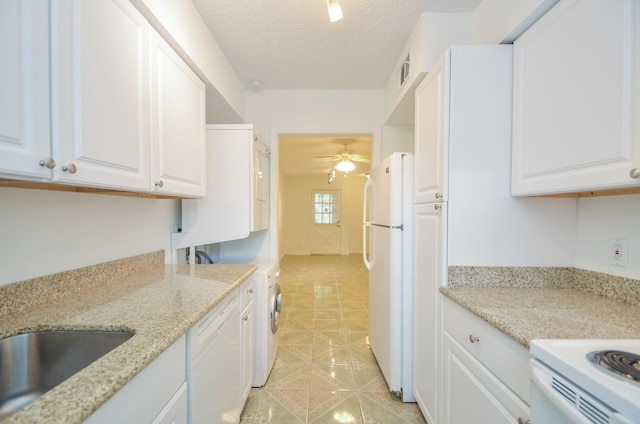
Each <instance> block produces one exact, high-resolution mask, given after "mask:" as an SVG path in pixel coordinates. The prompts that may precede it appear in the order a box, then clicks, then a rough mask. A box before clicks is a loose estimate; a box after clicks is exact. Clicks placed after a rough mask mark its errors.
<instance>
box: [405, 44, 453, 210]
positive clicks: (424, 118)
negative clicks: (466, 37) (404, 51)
mask: <svg viewBox="0 0 640 424" xmlns="http://www.w3.org/2000/svg"><path fill="white" fill-rule="evenodd" d="M449 60H450V53H449V51H448V50H447V52H446V53H445V54H443V55H442V56H441V58H440V60H438V62H436V63H435V65H433V67H432V68H431V71H430V72H429V74H428V75H427V77H426V78H425V79H424V81H422V83H421V84H420V85H419V86H418V88H417V89H416V97H415V102H416V109H415V113H416V117H415V137H416V142H415V146H414V149H415V151H414V161H415V166H414V169H415V171H414V183H413V190H414V194H413V202H414V203H429V202H441V201H445V200H446V199H445V197H444V196H445V194H446V190H445V179H446V176H447V173H446V165H447V140H448V128H449V75H448V70H449Z"/></svg>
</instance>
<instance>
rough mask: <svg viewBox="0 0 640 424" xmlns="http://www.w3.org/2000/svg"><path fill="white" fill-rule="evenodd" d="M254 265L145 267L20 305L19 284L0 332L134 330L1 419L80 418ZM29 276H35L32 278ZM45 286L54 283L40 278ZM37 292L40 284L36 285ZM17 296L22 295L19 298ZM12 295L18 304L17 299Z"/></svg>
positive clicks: (22, 291) (1, 313)
mask: <svg viewBox="0 0 640 424" xmlns="http://www.w3.org/2000/svg"><path fill="white" fill-rule="evenodd" d="M256 269H257V266H255V265H231V264H229V265H194V266H189V265H163V264H152V265H145V266H141V267H140V269H139V270H138V271H134V272H130V273H128V275H124V276H122V275H117V273H114V274H116V275H117V278H116V279H115V280H113V281H109V282H108V283H107V284H104V282H99V283H95V284H93V285H89V286H85V287H83V286H82V284H79V283H78V282H77V281H74V282H72V284H75V285H76V286H78V285H79V286H80V287H82V288H81V289H79V290H78V289H75V290H73V291H72V292H70V291H66V292H65V293H63V294H59V293H57V292H56V290H58V291H60V290H59V289H58V288H55V289H49V288H47V289H45V290H49V291H50V293H45V294H40V295H38V294H34V296H36V297H37V296H40V297H41V298H46V297H49V300H48V301H46V303H42V300H43V299H40V300H39V302H40V303H39V304H29V301H28V299H25V302H24V304H22V305H16V302H18V301H19V299H20V298H25V297H28V293H29V290H27V289H26V288H25V287H27V288H30V290H31V288H33V287H36V286H37V285H36V284H23V285H22V286H18V285H16V287H11V288H10V289H8V290H7V292H8V293H10V294H11V293H12V291H11V290H13V292H15V293H17V294H19V296H17V295H15V296H13V298H11V296H9V295H7V294H6V293H4V292H3V293H2V295H3V299H2V300H3V302H4V303H5V305H3V306H6V305H8V306H7V307H4V308H3V310H0V338H3V337H7V336H10V335H14V334H19V333H24V332H26V331H32V330H46V329H106V330H118V329H125V330H133V331H134V332H135V335H134V336H133V337H132V338H131V339H129V340H128V341H126V342H124V343H123V344H122V345H120V346H119V347H117V348H116V349H114V350H113V351H111V352H109V353H107V354H106V355H105V356H103V357H102V358H100V359H98V360H97V361H95V362H93V363H92V364H91V365H89V366H88V367H87V368H85V369H83V370H82V371H80V372H78V373H77V374H75V375H74V376H72V377H71V378H70V379H68V380H66V381H64V382H63V383H61V384H60V385H58V386H57V387H55V388H54V389H52V390H50V391H48V392H47V393H45V394H44V395H43V396H42V397H41V398H40V399H38V400H37V401H35V402H33V403H32V404H30V405H28V406H27V407H26V408H25V409H23V410H22V411H19V412H17V413H16V414H14V415H12V416H11V417H9V418H8V419H7V420H6V421H3V423H7V424H9V423H12V424H13V423H44V422H46V423H65V424H71V423H80V422H82V421H84V420H85V419H86V418H87V417H88V416H89V415H91V413H92V412H94V411H95V410H96V409H98V408H99V407H100V406H101V405H102V404H103V403H104V402H106V401H107V400H108V399H109V398H110V397H111V396H113V395H114V394H115V393H116V392H117V391H118V390H119V389H121V388H122V387H123V386H124V385H125V384H127V382H129V381H130V380H131V379H132V378H133V377H135V376H136V375H137V374H138V373H139V372H140V371H142V369H144V368H145V367H146V366H147V365H149V364H150V363H151V362H152V361H153V360H154V359H155V358H157V357H158V356H159V355H160V354H161V353H162V352H163V351H164V350H165V349H166V348H168V347H169V346H170V345H171V344H172V343H173V342H174V341H175V340H177V339H178V338H180V336H182V335H183V334H184V333H185V332H186V331H187V330H188V329H189V328H190V327H191V326H192V325H193V324H195V323H196V322H197V321H198V320H199V319H200V318H202V317H203V316H204V315H205V314H206V313H207V312H208V311H209V310H211V309H212V308H213V307H215V306H216V305H217V304H218V303H219V302H220V301H222V300H223V299H224V298H225V297H226V296H227V295H228V294H230V293H231V292H233V290H234V289H235V288H236V287H237V286H238V285H239V284H241V283H242V282H243V281H244V280H245V279H247V278H248V277H249V276H250V275H251V274H252V273H253V272H254V271H255V270H256ZM28 283H32V282H31V281H30V282H28ZM40 286H47V287H48V286H50V285H46V284H41V283H40ZM31 291H35V290H31ZM17 299H18V300H17ZM12 302H13V303H12Z"/></svg>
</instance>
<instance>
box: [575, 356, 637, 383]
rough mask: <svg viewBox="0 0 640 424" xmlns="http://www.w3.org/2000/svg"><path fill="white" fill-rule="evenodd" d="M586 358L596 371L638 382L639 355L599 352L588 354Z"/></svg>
mask: <svg viewBox="0 0 640 424" xmlns="http://www.w3.org/2000/svg"><path fill="white" fill-rule="evenodd" d="M587 358H588V359H589V361H591V363H592V364H594V365H595V366H596V368H598V369H602V370H607V371H610V372H612V373H614V374H617V375H619V376H621V377H623V378H625V379H628V380H633V381H636V382H640V355H637V354H635V353H630V352H622V351H619V350H599V351H595V352H590V353H588V354H587Z"/></svg>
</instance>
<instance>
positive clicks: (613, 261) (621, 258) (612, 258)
mask: <svg viewBox="0 0 640 424" xmlns="http://www.w3.org/2000/svg"><path fill="white" fill-rule="evenodd" d="M627 259H628V250H627V239H615V238H612V239H611V240H610V241H609V264H610V265H615V266H627Z"/></svg>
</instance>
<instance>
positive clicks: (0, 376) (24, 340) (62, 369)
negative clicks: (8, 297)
mask: <svg viewBox="0 0 640 424" xmlns="http://www.w3.org/2000/svg"><path fill="white" fill-rule="evenodd" d="M132 336H133V333H132V332H129V331H85V330H55V331H37V332H30V333H24V334H19V335H16V336H11V337H7V338H5V339H0V421H2V420H3V419H5V418H7V417H8V416H9V415H11V414H13V413H15V412H17V411H18V410H20V409H22V408H24V407H25V406H27V405H28V404H30V403H31V402H33V401H34V400H36V399H37V398H39V397H40V396H42V395H43V394H44V393H45V392H46V391H48V390H50V389H52V388H54V387H55V386H57V385H58V384H60V383H62V382H63V381H64V380H66V379H67V378H69V377H71V376H72V375H73V374H75V373H77V372H78V371H80V370H81V369H82V368H84V367H86V366H87V365H89V364H90V363H92V362H93V361H95V360H96V359H98V358H100V357H101V356H103V355H105V354H106V353H108V352H109V351H111V350H113V349H115V348H116V347H118V346H119V345H121V344H122V343H124V342H125V341H127V340H128V339H130V338H131V337H132Z"/></svg>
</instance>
